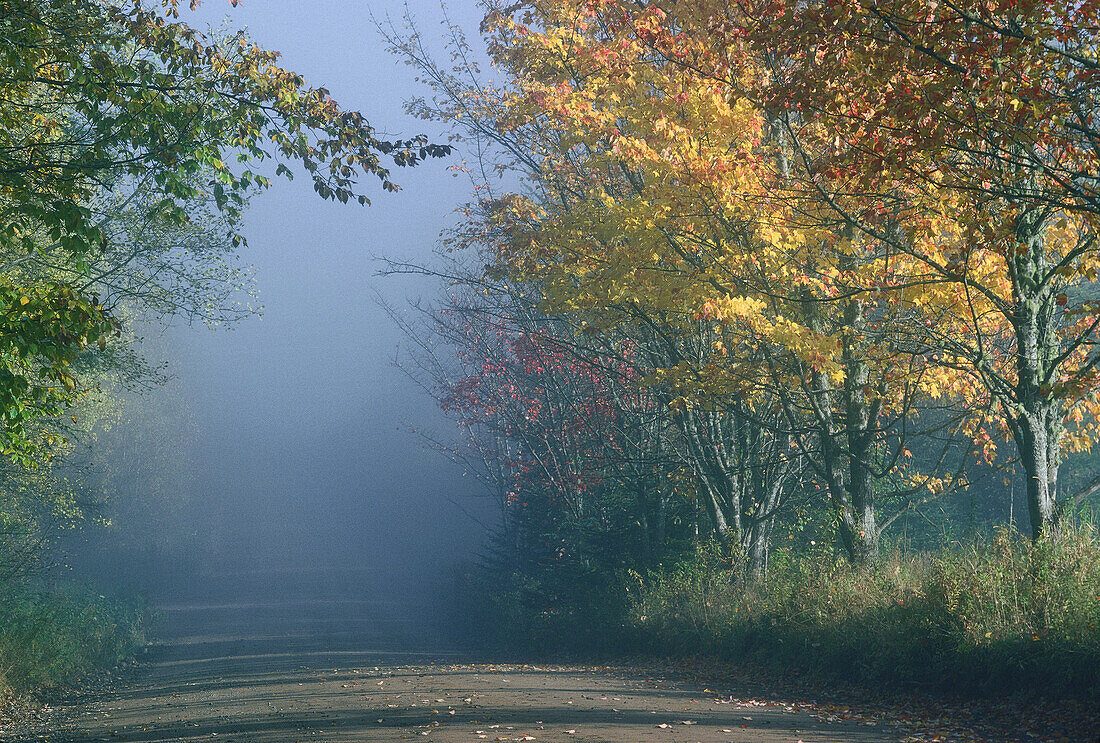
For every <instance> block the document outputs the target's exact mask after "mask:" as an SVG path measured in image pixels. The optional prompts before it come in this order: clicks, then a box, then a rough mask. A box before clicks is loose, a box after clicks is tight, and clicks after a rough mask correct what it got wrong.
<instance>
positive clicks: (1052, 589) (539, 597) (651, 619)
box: [468, 525, 1100, 696]
mask: <svg viewBox="0 0 1100 743" xmlns="http://www.w3.org/2000/svg"><path fill="white" fill-rule="evenodd" d="M743 567H744V566H743V565H742V564H741V562H740V561H739V559H738V558H737V557H736V555H731V554H729V553H728V552H727V551H725V550H724V549H723V548H722V547H721V546H720V545H715V544H709V545H700V546H699V547H697V548H696V549H695V550H693V551H691V552H689V553H687V554H685V555H682V556H681V557H680V558H679V559H677V560H675V561H673V562H671V563H666V564H664V565H662V566H659V567H657V568H653V569H650V570H646V571H634V570H628V571H619V572H617V573H615V574H614V575H602V576H601V575H596V574H593V575H592V576H591V581H590V583H589V584H588V585H584V584H583V582H581V581H577V580H575V579H574V580H572V581H571V586H570V590H569V591H565V592H563V591H562V590H561V587H557V588H554V589H552V590H553V591H554V593H555V596H556V598H555V601H554V602H552V604H551V605H547V602H546V601H545V600H544V595H545V594H540V583H541V584H545V583H546V582H547V578H546V577H545V576H544V577H543V579H542V581H533V580H532V579H530V578H526V579H523V580H518V579H513V580H512V581H510V582H509V581H499V580H496V581H492V582H489V581H484V582H482V584H481V588H480V589H479V593H478V596H479V608H478V610H477V612H471V613H468V616H470V617H475V618H476V621H477V623H478V625H479V626H478V628H477V631H478V632H481V633H482V636H486V635H488V636H490V637H492V638H493V639H495V640H498V641H501V642H503V643H505V644H508V645H511V646H512V647H513V648H517V649H520V648H522V649H526V650H562V649H567V650H572V651H575V652H580V653H591V652H602V653H605V654H606V653H608V652H611V653H637V652H643V653H648V654H656V655H662V656H699V655H705V656H709V657H715V658H719V659H723V660H728V661H730V662H735V663H750V664H755V665H760V666H764V667H767V668H770V669H774V670H780V671H785V672H787V671H789V672H796V673H810V674H815V675H817V676H820V677H826V678H827V677H836V678H841V679H844V680H845V681H848V682H856V683H862V684H867V685H875V686H879V687H882V686H887V687H891V688H895V689H907V688H908V689H911V688H926V689H934V690H938V691H946V692H955V693H965V694H983V695H991V694H1000V693H1013V692H1028V693H1039V694H1043V695H1049V696H1056V695H1072V696H1082V695H1088V694H1090V693H1096V692H1097V691H1100V535H1098V533H1097V530H1096V529H1095V528H1094V527H1092V526H1088V525H1085V526H1079V527H1067V528H1066V529H1065V530H1064V531H1063V533H1062V534H1061V536H1060V537H1058V538H1057V539H1056V540H1053V541H1044V542H1039V543H1037V544H1034V545H1033V544H1030V543H1029V542H1028V541H1027V540H1026V539H1024V538H1022V537H1020V536H1019V535H1018V534H1014V533H1010V532H1007V531H1005V532H1001V533H1000V534H998V535H997V536H996V537H995V538H994V539H992V540H990V541H988V542H983V543H973V544H965V545H954V546H953V547H951V548H947V549H943V550H941V551H936V552H930V553H923V554H901V553H897V552H896V553H893V554H890V555H888V556H887V557H885V558H884V559H883V560H881V561H880V562H879V563H877V564H874V565H870V566H863V567H859V566H853V565H851V564H849V563H847V562H845V561H843V560H840V559H836V558H835V557H833V556H832V555H831V554H829V553H828V552H825V551H822V552H819V553H812V554H805V553H803V554H796V553H793V552H788V551H783V550H777V551H775V552H773V555H772V558H771V563H770V566H769V572H768V576H767V579H766V581H764V582H763V583H755V582H752V581H749V580H746V579H745V578H744V575H745V570H744V569H743ZM570 591H571V596H572V598H570V597H569V595H566V594H570Z"/></svg>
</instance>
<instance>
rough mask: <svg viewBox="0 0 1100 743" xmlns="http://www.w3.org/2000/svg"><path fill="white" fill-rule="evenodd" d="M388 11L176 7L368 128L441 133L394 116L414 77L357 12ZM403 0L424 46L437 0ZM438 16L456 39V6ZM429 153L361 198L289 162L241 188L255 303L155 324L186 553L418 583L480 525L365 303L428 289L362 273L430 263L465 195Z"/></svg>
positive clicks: (374, 306) (481, 509)
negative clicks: (247, 43) (163, 330)
mask: <svg viewBox="0 0 1100 743" xmlns="http://www.w3.org/2000/svg"><path fill="white" fill-rule="evenodd" d="M403 8H404V4H403V3H402V2H399V1H398V0H386V1H385V2H370V3H363V2H360V1H358V0H311V1H310V2H293V1H290V0H246V2H244V3H243V4H242V6H241V7H239V8H233V9H231V8H228V6H227V5H226V4H225V3H224V2H222V1H220V0H207V2H206V3H205V4H204V7H203V8H202V9H201V10H200V13H199V16H198V18H196V17H195V16H190V17H189V18H187V20H188V22H191V23H193V24H195V25H199V26H204V25H205V24H207V23H212V24H213V25H218V24H219V23H220V21H221V19H222V18H223V17H227V18H228V21H227V24H228V26H229V27H230V28H232V29H237V28H240V27H247V29H248V32H249V34H250V36H251V37H252V38H253V39H254V40H255V41H256V42H257V43H258V44H260V45H261V46H263V47H265V48H268V49H274V50H278V51H280V52H282V53H283V55H284V56H283V60H282V62H283V66H284V67H286V68H288V69H291V70H294V71H296V72H299V73H300V74H302V75H303V76H304V77H305V78H306V79H307V80H308V81H309V82H310V84H312V85H320V86H324V87H326V88H328V89H329V90H330V91H331V93H332V95H333V97H334V98H335V99H336V100H337V101H339V102H340V104H341V105H342V106H344V107H345V108H349V109H355V110H359V111H361V112H362V113H363V114H365V115H366V117H367V119H368V120H369V121H370V122H371V123H372V124H373V125H374V126H375V127H376V128H377V129H379V130H380V131H383V132H386V133H389V134H399V135H408V134H415V133H420V132H425V133H428V134H429V135H431V136H432V137H433V138H434V141H444V140H443V139H442V134H441V133H440V132H439V131H438V130H437V129H433V125H430V124H428V123H426V122H420V121H417V120H414V119H410V118H409V117H407V116H405V114H404V113H403V110H402V106H403V102H404V101H405V100H406V99H408V98H410V97H412V96H414V95H416V94H419V93H422V92H424V91H423V90H422V89H421V88H419V87H418V84H417V83H416V82H414V79H413V78H414V73H413V71H412V70H411V69H410V68H408V67H406V66H405V65H403V64H401V63H400V62H399V61H398V60H396V59H395V58H393V57H391V56H390V55H389V54H388V53H387V52H386V51H385V49H384V45H383V43H382V42H381V40H380V38H379V35H378V32H377V31H376V29H375V26H374V21H373V20H372V18H371V14H373V15H374V16H375V17H377V18H383V17H385V16H386V15H387V14H389V15H391V16H394V17H395V18H398V19H399V17H400V15H401V13H402V12H403ZM409 8H410V10H411V11H412V13H413V14H414V16H415V17H416V18H417V21H418V25H419V26H420V28H421V29H422V31H423V33H424V36H425V37H426V38H427V40H428V41H429V42H432V41H433V40H437V39H440V38H442V33H443V28H442V26H441V25H440V23H441V20H442V18H443V15H442V11H441V8H440V6H439V4H438V3H433V2H421V1H416V2H410V3H409ZM368 10H369V13H368ZM448 13H449V14H450V16H451V18H452V19H453V20H455V21H457V22H458V23H460V24H461V25H462V26H463V27H464V28H466V29H467V30H469V31H471V32H472V33H473V36H474V37H475V38H476V29H477V24H478V22H479V20H480V13H479V12H478V10H477V8H476V7H475V6H474V4H473V3H472V2H456V3H455V4H454V6H453V7H450V8H448ZM448 162H450V161H447V160H437V161H430V162H427V163H425V164H423V165H421V166H418V167H417V168H415V169H411V170H400V171H398V172H396V173H395V180H396V181H397V183H398V184H399V185H400V186H401V187H402V190H401V191H400V192H399V193H397V194H387V193H384V192H383V191H382V190H381V189H380V188H377V187H376V186H375V185H374V184H373V183H370V184H367V185H368V189H369V193H370V196H371V198H372V201H373V205H372V206H370V207H366V208H363V207H359V206H353V205H341V204H335V203H332V202H325V201H322V200H321V199H320V198H318V197H317V196H316V195H315V194H314V193H313V190H312V187H311V182H310V180H309V178H308V177H305V176H304V175H303V176H301V177H299V178H297V179H296V180H295V181H293V182H291V183H287V182H285V181H283V182H279V183H277V184H276V186H275V187H274V188H273V189H271V190H270V191H269V192H267V193H265V194H262V195H261V196H259V197H257V198H255V199H254V200H253V202H252V205H251V207H250V210H249V212H248V215H247V219H246V222H245V229H244V233H245V235H246V236H247V238H248V247H247V248H246V249H245V250H244V251H243V255H244V259H245V261H246V262H248V263H251V264H253V265H254V266H255V273H256V282H257V286H258V289H259V292H260V301H261V302H262V304H263V307H264V310H263V314H262V317H260V318H251V319H247V320H245V321H243V322H241V323H240V324H239V325H237V326H236V327H234V328H232V329H228V330H217V331H211V330H209V329H207V328H205V327H201V326H194V327H189V326H186V325H180V324H179V323H177V324H176V326H175V327H174V328H172V329H171V330H170V331H169V332H168V333H167V335H166V336H165V337H164V338H161V339H158V342H159V341H163V346H164V347H166V348H167V355H168V358H169V361H170V372H171V374H172V375H173V377H174V379H173V381H172V383H171V384H172V385H173V393H176V394H179V396H180V397H181V398H182V399H183V400H184V401H185V403H186V407H187V408H188V409H189V411H190V415H191V416H192V420H193V435H192V436H191V437H190V438H189V439H188V440H186V441H181V442H180V443H179V452H178V454H179V456H180V457H181V458H183V460H184V461H186V462H188V467H187V469H188V477H186V478H182V479H180V480H179V482H177V483H176V485H175V487H178V488H185V489H186V490H187V493H181V494H180V495H181V497H182V496H184V495H186V497H187V498H188V499H189V500H191V501H192V502H193V504H194V506H195V507H194V508H192V509H191V511H190V513H192V514H194V518H195V519H196V520H197V521H196V523H195V527H196V531H197V532H199V533H202V534H203V536H204V540H203V542H202V543H203V544H213V545H215V547H214V549H213V550H212V551H211V554H210V555H207V556H206V558H207V560H206V562H207V564H208V565H211V566H213V569H224V570H226V571H231V570H235V569H240V570H249V569H255V568H264V567H281V566H285V565H293V564H310V565H315V566H326V565H337V566H341V565H343V566H347V565H353V566H360V567H366V568H369V569H371V570H374V571H378V572H379V573H380V574H384V575H388V576H391V577H396V578H397V579H399V580H400V581H408V582H411V583H418V582H419V583H423V584H424V585H428V584H432V583H433V582H435V581H439V580H446V579H447V577H448V576H449V575H450V571H451V569H452V565H453V563H454V562H455V560H456V559H462V558H468V557H470V556H471V555H472V554H473V553H474V551H475V550H476V549H477V547H478V546H479V545H480V544H481V542H482V540H483V539H484V536H485V535H484V531H483V530H482V529H481V528H480V527H479V526H478V525H477V523H476V522H475V521H474V520H472V519H471V518H469V516H467V514H466V513H465V511H470V512H472V513H475V514H479V513H480V514H485V513H486V512H485V506H484V504H483V501H484V498H482V499H481V500H480V501H479V499H478V498H477V497H476V495H475V493H476V492H479V491H478V488H477V486H476V485H475V484H474V483H472V482H471V481H470V480H469V479H467V478H464V477H463V473H462V470H461V468H459V467H458V466H456V465H454V464H452V463H450V462H448V461H447V459H446V457H444V456H443V455H441V454H439V453H437V452H433V451H431V450H430V449H429V448H428V447H426V445H425V443H424V440H423V438H422V437H421V436H420V435H419V434H418V433H417V431H433V432H444V433H446V432H447V431H448V430H449V428H450V424H449V423H448V422H447V421H446V420H444V419H443V418H442V417H441V415H440V414H439V413H438V411H437V410H436V409H435V405H434V403H433V401H432V400H430V399H429V398H428V397H427V396H426V395H425V394H424V393H423V391H421V390H420V389H418V388H417V386H416V385H415V384H414V383H413V382H412V381H411V380H410V379H408V378H407V376H406V375H405V373H404V372H403V371H402V370H401V369H400V368H398V367H396V366H395V365H394V358H395V355H396V354H397V353H398V352H399V349H400V348H401V347H402V346H403V345H405V344H406V341H405V339H404V337H403V336H402V333H401V331H400V330H399V329H398V328H397V327H396V325H395V324H394V322H393V321H392V320H391V319H390V318H389V317H388V316H387V315H386V312H385V311H384V310H383V309H382V307H381V306H380V304H379V302H378V297H379V296H381V297H383V298H384V299H385V301H386V302H388V303H390V304H392V305H394V306H396V307H401V308H403V307H408V304H409V302H411V301H414V300H415V299H416V298H418V297H424V298H427V299H430V298H431V297H432V296H433V295H434V294H435V293H436V291H437V288H438V287H437V284H436V282H434V281H430V280H426V279H414V278H410V277H379V276H377V275H376V274H377V272H378V270H379V269H380V268H381V265H380V264H379V263H378V262H377V261H376V260H375V256H378V255H384V256H387V257H391V258H397V259H402V260H412V261H416V262H425V261H430V260H431V255H432V251H433V248H434V247H435V245H436V244H437V241H438V237H439V233H440V231H441V229H442V228H443V227H444V226H445V224H447V222H448V220H453V219H454V214H453V212H454V209H455V207H456V206H457V205H458V204H460V203H461V202H463V201H464V200H466V198H467V196H468V194H469V182H468V181H465V180H463V179H460V178H453V177H452V176H451V174H450V173H449V172H448V171H447V164H448ZM452 501H455V502H458V503H459V504H461V505H462V507H461V508H460V507H458V506H456V505H455V504H454V503H453V502H452ZM479 503H482V505H479Z"/></svg>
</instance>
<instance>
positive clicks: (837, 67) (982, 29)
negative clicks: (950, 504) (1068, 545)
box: [719, 0, 1100, 538]
mask: <svg viewBox="0 0 1100 743" xmlns="http://www.w3.org/2000/svg"><path fill="white" fill-rule="evenodd" d="M1098 14H1100V6H1098V5H1097V4H1096V3H1092V2H1085V3H1058V2H1056V3H1048V2H1042V3H1040V2H1024V3H1016V2H1011V3H1010V2H995V3H989V4H985V5H983V6H981V7H980V8H978V7H975V8H973V9H971V8H968V7H963V6H961V5H958V4H955V3H946V4H933V5H929V4H927V3H918V2H906V1H904V0H902V1H897V2H894V1H890V2H862V1H860V0H855V1H852V2H839V3H828V4H810V5H805V4H797V3H764V4H760V5H759V6H754V7H752V8H751V9H750V10H749V12H748V13H746V14H745V15H744V16H739V17H738V19H737V21H736V22H735V23H734V24H732V25H731V27H730V28H729V29H726V30H724V31H722V32H721V33H720V34H719V35H720V36H723V37H727V38H728V37H729V36H730V35H732V36H736V37H738V38H739V39H744V38H749V39H751V43H753V44H754V45H756V46H757V47H758V48H760V49H767V50H769V51H771V52H772V53H773V54H774V55H775V57H777V58H778V59H780V60H782V62H781V64H778V65H777V70H776V75H775V77H774V79H773V80H772V81H770V85H769V87H768V89H767V90H766V91H765V92H764V93H762V96H761V97H762V99H763V100H764V101H765V103H766V105H767V106H769V107H770V108H771V110H773V111H775V112H776V115H777V116H778V117H779V118H780V119H781V120H782V121H783V122H784V126H785V130H786V132H787V133H788V134H789V135H790V136H791V138H792V141H794V142H795V146H796V148H797V150H798V152H799V154H800V155H802V154H806V155H808V156H809V157H810V158H812V159H813V160H814V161H815V163H816V165H817V167H816V168H815V169H814V170H813V171H807V172H806V173H805V177H803V178H801V179H798V180H795V181H793V182H791V183H790V184H789V188H790V193H791V194H792V197H796V198H798V197H806V196H809V197H810V198H815V199H819V200H821V201H823V202H825V203H827V204H828V205H829V208H830V212H831V214H832V217H833V219H834V220H836V221H837V222H839V223H841V224H843V225H844V226H845V227H846V228H847V229H849V230H851V231H853V232H857V233H859V234H861V235H865V236H867V237H869V238H871V239H874V240H877V241H880V242H882V243H884V244H886V245H889V246H891V248H892V249H893V250H895V251H896V252H897V253H898V254H899V255H903V256H906V257H907V258H908V259H909V263H910V266H911V267H912V269H911V271H912V272H911V274H910V276H909V277H908V279H907V280H908V281H909V282H910V283H920V284H922V285H923V286H937V285H938V286H945V285H946V286H949V287H951V290H952V292H953V293H954V295H955V297H956V300H955V301H954V303H953V304H952V305H951V307H950V312H949V313H948V314H949V319H950V322H948V323H947V324H945V325H944V324H939V323H928V324H923V325H922V326H917V328H919V329H920V331H921V332H920V333H914V338H915V340H914V344H915V345H917V346H923V348H922V349H921V350H920V351H919V352H920V353H923V354H924V355H926V356H927V357H928V358H929V359H931V360H933V361H935V362H936V363H938V364H939V365H941V366H942V367H945V368H949V369H951V370H953V371H956V372H959V374H958V375H956V376H955V379H957V380H960V381H965V383H967V384H969V385H970V386H971V388H972V389H980V390H982V392H983V393H984V395H985V396H986V397H987V398H988V399H989V400H991V401H992V402H994V403H995V404H996V406H997V409H998V411H999V418H1000V421H1001V425H1002V426H1003V429H1004V430H1005V431H1007V433H1008V434H1009V435H1011V437H1012V439H1013V440H1014V441H1015V443H1016V448H1017V450H1018V452H1019V456H1020V461H1021V465H1022V468H1023V470H1024V473H1025V478H1026V489H1027V494H1028V504H1029V511H1030V518H1031V531H1032V536H1033V537H1035V538H1039V537H1041V536H1043V535H1044V534H1046V533H1047V532H1048V531H1049V530H1051V529H1052V528H1054V527H1055V525H1056V523H1057V520H1058V515H1059V510H1060V508H1061V506H1060V503H1059V486H1058V482H1059V478H1058V470H1059V465H1060V463H1061V462H1062V459H1063V457H1064V455H1065V452H1067V451H1080V450H1087V449H1088V448H1089V446H1090V445H1091V439H1092V436H1093V435H1094V432H1095V414H1096V411H1097V407H1096V405H1097V395H1096V393H1097V383H1098V382H1100V376H1098V374H1097V364H1098V363H1100V354H1098V353H1097V351H1096V343H1097V330H1098V327H1100V316H1098V315H1097V309H1098V308H1100V305H1098V304H1097V302H1096V299H1095V288H1094V282H1095V280H1096V276H1097V273H1096V272H1097V258H1098V256H1097V239H1096V228H1097V220H1098V214H1100V212H1098V210H1097V205H1098V201H1097V193H1098V191H1097V187H1098V185H1100V180H1098V167H1097V166H1098V161H1097V157H1098V154H1097V153H1098V150H1097V147H1096V143H1097V141H1098V137H1097V134H1098V131H1097V121H1096V112H1097V107H1096V103H1097V101H1096V91H1097V89H1098V88H1097V85H1098V82H1100V80H1098V77H1097V76H1098V74H1100V66H1098V64H1097V56H1096V44H1095V34H1094V29H1095V28H1096V26H1097V22H1098ZM960 331H962V332H960ZM1095 489H1096V484H1095V482H1093V483H1090V484H1089V485H1087V486H1086V487H1085V488H1084V489H1083V490H1081V491H1080V492H1078V493H1076V494H1071V495H1068V496H1067V497H1064V498H1063V499H1062V501H1061V502H1062V503H1063V504H1064V503H1067V502H1076V501H1080V500H1083V499H1084V498H1085V497H1087V496H1088V495H1089V494H1090V493H1091V492H1093V491H1094V490H1095Z"/></svg>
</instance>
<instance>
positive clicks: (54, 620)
mask: <svg viewBox="0 0 1100 743" xmlns="http://www.w3.org/2000/svg"><path fill="white" fill-rule="evenodd" d="M145 616H146V611H145V606H144V603H143V602H142V601H139V600H137V599H132V600H129V601H120V600H115V599H109V598H106V597H104V596H101V595H99V594H97V593H95V592H93V591H90V590H88V589H84V588H76V587H67V588H63V589H58V590H51V591H45V590H38V589H35V588H33V587H28V586H10V585H9V586H0V691H6V692H8V693H16V694H25V693H29V692H35V691H41V690H46V689H51V688H59V687H71V686H73V685H75V684H76V683H77V682H78V681H79V680H80V679H81V677H83V676H84V675H85V674H87V673H89V672H91V671H94V670H99V669H105V668H110V667H113V666H115V665H118V664H119V663H120V662H122V661H123V660H126V659H127V658H129V657H130V656H132V655H133V653H134V652H135V651H136V650H137V649H138V648H139V647H140V646H141V645H142V644H143V643H144V639H145V638H144V630H145Z"/></svg>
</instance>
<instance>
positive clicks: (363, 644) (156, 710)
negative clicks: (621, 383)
mask: <svg viewBox="0 0 1100 743" xmlns="http://www.w3.org/2000/svg"><path fill="white" fill-rule="evenodd" d="M347 603H348V602H343V603H342V604H340V605H336V604H332V603H329V604H324V603H317V602H312V603H309V604H308V605H304V606H300V607H295V606H288V605H286V604H279V605H271V606H268V607H263V606H257V605H254V604H253V605H249V606H247V607H244V606H234V605H222V606H187V607H169V608H168V610H167V611H165V612H164V619H163V624H164V628H163V629H162V630H161V633H162V634H161V640H160V641H159V642H157V643H156V644H154V645H153V646H152V647H151V648H150V649H149V651H148V652H147V653H146V657H145V660H144V662H143V664H142V665H141V667H140V668H139V669H138V670H137V671H136V672H135V673H134V674H133V675H132V676H133V677H132V678H131V679H129V680H127V681H125V682H123V683H120V684H118V685H116V688H114V689H111V690H108V691H107V692H106V693H105V694H103V695H102V696H100V697H99V698H97V699H95V700H94V701H90V702H85V703H76V702H74V703H73V704H72V705H71V706H70V707H69V708H68V709H61V710H58V711H57V713H56V714H55V715H54V716H53V717H54V720H55V723H54V727H55V729H54V730H53V731H52V732H50V733H48V734H45V733H42V732H39V733H38V734H30V733H27V734H24V735H22V736H20V737H17V738H8V739H7V740H12V741H18V742H19V743H30V742H31V741H36V742H37V741H42V740H49V741H53V742H56V743H70V742H71V743H75V742H76V741H129V742H130V743H168V742H169V741H172V742H177V741H178V742H182V741H187V742H189V743H193V742H196V741H204V742H207V743H209V742H211V741H215V742H216V743H269V742H270V743H276V742H278V743H282V742H284V741H285V742H287V743H291V742H294V741H298V742H299V743H306V742H307V741H311V742H313V741H316V742H321V741H325V742H327V741H332V742H333V743H335V742H336V741H354V742H355V743H364V742H366V741H394V740H427V741H447V742H451V741H462V742H463V743H466V742H469V743H476V741H479V740H488V741H532V740H533V741H573V742H575V741H587V742H589V743H594V742H595V741H609V742H610V741H614V742H616V743H645V742H648V741H654V742H660V743H704V742H708V743H709V742H721V741H736V742H738V743H741V742H748V741H759V742H760V743H796V742H797V741H803V743H825V742H826V741H828V742H830V743H886V742H887V741H889V742H890V743H897V741H898V740H899V733H898V731H897V730H895V729H893V728H889V727H887V726H886V725H885V724H882V725H874V724H868V723H867V722H858V721H843V720H836V721H834V722H830V721H828V719H827V718H823V716H822V715H814V714H813V713H812V712H808V711H806V710H800V709H796V708H794V707H787V706H784V705H776V706H767V705H766V704H765V703H762V702H759V701H755V700H749V699H737V698H736V696H735V697H731V696H730V694H731V693H732V694H734V695H736V694H737V690H729V689H723V690H721V691H718V690H707V689H704V688H701V687H699V688H696V687H693V686H691V685H690V684H687V683H686V682H678V681H677V680H675V679H670V678H662V677H660V676H655V675H647V674H645V672H640V671H631V670H629V669H613V668H597V667H564V666H563V667H535V666H511V665H487V664H481V663H474V662H468V659H466V658H463V657H461V656H459V655H458V654H454V653H447V652H439V651H438V650H434V649H433V648H431V644H432V638H431V637H430V636H424V635H423V634H418V636H417V637H412V636H411V635H410V633H409V632H407V631H404V630H403V629H402V626H401V623H400V621H397V620H393V619H392V618H387V617H392V614H393V612H392V611H389V612H387V611H380V610H378V607H363V606H349V605H347ZM265 612H266V616H265ZM352 616H355V617H356V618H354V619H351V618H349V617H352ZM257 628H260V630H259V631H258V630H257ZM815 718H817V719H815Z"/></svg>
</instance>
